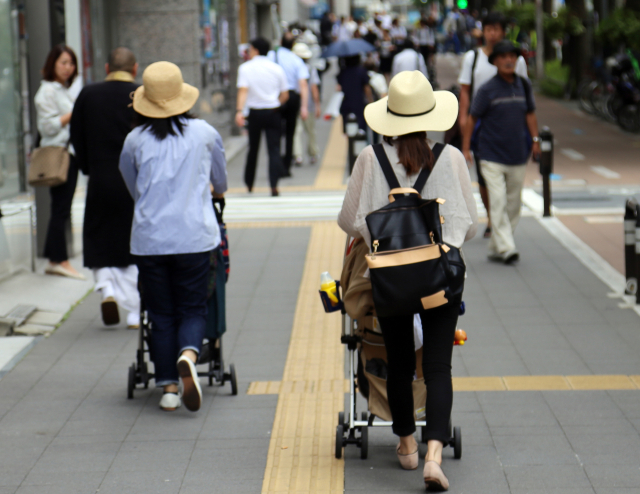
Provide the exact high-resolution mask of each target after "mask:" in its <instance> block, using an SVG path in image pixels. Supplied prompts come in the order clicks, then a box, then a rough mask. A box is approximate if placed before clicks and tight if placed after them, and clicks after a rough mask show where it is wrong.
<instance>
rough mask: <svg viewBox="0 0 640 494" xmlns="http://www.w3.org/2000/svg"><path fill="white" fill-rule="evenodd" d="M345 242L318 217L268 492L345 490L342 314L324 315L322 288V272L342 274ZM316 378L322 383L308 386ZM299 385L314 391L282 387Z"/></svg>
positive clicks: (273, 435) (276, 427)
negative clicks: (340, 453) (338, 451)
mask: <svg viewBox="0 0 640 494" xmlns="http://www.w3.org/2000/svg"><path fill="white" fill-rule="evenodd" d="M345 241H346V236H345V234H344V233H343V232H342V231H341V230H340V229H339V228H338V226H337V225H336V223H335V221H331V222H328V221H327V222H317V223H315V224H314V225H313V227H312V229H311V237H310V239H309V247H308V249H307V256H306V261H305V266H304V272H303V275H302V280H301V282H300V290H299V294H298V301H297V304H296V313H295V317H294V321H293V328H292V330H291V340H290V342H289V351H288V354H287V360H286V363H285V368H284V374H283V376H282V382H281V384H280V385H279V387H278V391H279V395H278V406H277V408H276V415H275V418H274V421H273V428H272V430H271V440H270V442H269V453H268V455H267V465H266V468H265V475H264V481H263V484H262V493H263V494H271V493H282V492H318V493H327V494H329V493H332V494H333V493H335V494H337V493H340V492H343V491H344V461H341V460H337V459H336V458H335V456H334V452H335V447H334V446H335V435H336V424H337V418H338V412H340V411H343V409H344V385H343V384H344V347H343V346H342V344H341V343H340V332H341V319H340V313H339V312H336V313H332V314H326V313H325V312H324V310H323V308H322V304H321V303H320V300H319V299H318V292H317V290H318V286H319V281H320V279H319V275H320V273H321V272H322V271H329V272H330V273H331V274H332V275H333V276H334V277H338V276H339V275H340V272H341V271H342V257H343V256H342V254H343V252H344V246H345ZM311 382H313V383H321V385H320V386H312V387H309V385H308V383H311ZM341 384H342V385H341ZM266 388H267V390H268V388H269V386H267V387H266ZM254 389H255V386H254ZM295 389H298V390H299V391H300V390H309V389H313V390H314V392H312V393H309V392H307V393H303V392H297V393H296V392H280V391H287V390H289V391H290V390H295Z"/></svg>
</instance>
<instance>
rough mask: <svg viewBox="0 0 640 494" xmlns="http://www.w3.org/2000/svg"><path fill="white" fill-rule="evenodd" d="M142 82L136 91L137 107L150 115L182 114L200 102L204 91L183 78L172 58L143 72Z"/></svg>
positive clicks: (144, 113) (134, 107)
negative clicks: (187, 82) (200, 95)
mask: <svg viewBox="0 0 640 494" xmlns="http://www.w3.org/2000/svg"><path fill="white" fill-rule="evenodd" d="M142 84H143V85H142V86H140V87H139V88H138V89H136V91H135V93H134V94H133V109H134V110H135V111H137V112H138V113H140V114H141V115H144V116H145V117H149V118H167V117H173V116H175V115H181V114H183V113H185V112H187V111H189V110H190V109H191V108H193V105H195V104H196V101H197V100H198V95H199V94H200V92H199V91H198V90H197V89H196V88H195V87H193V86H191V85H189V84H186V83H185V82H184V80H183V79H182V72H181V71H180V68H179V67H178V66H177V65H176V64H173V63H171V62H155V63H152V64H151V65H149V66H148V67H147V68H146V69H145V71H144V73H143V74H142Z"/></svg>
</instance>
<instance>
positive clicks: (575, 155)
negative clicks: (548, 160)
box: [560, 148, 584, 161]
mask: <svg viewBox="0 0 640 494" xmlns="http://www.w3.org/2000/svg"><path fill="white" fill-rule="evenodd" d="M560 152H561V153H562V154H564V155H565V156H566V157H567V158H569V159H572V160H573V161H584V154H581V153H579V152H578V151H576V150H575V149H570V148H562V149H561V150H560Z"/></svg>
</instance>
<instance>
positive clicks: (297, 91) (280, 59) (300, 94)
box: [269, 32, 309, 177]
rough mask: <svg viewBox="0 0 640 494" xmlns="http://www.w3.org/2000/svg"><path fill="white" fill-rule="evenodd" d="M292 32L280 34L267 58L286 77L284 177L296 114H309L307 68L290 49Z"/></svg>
mask: <svg viewBox="0 0 640 494" xmlns="http://www.w3.org/2000/svg"><path fill="white" fill-rule="evenodd" d="M295 39H296V38H295V36H294V35H293V33H290V32H287V33H285V34H284V35H283V36H282V40H281V42H280V47H279V48H277V49H276V50H272V51H270V52H269V60H271V61H272V62H275V63H277V64H278V65H280V66H281V67H282V69H283V70H284V73H285V75H286V77H287V88H288V90H289V99H288V100H287V101H286V102H285V103H284V104H283V105H282V109H281V112H282V118H283V120H284V125H285V153H284V157H283V158H282V164H283V166H284V175H283V176H284V177H290V176H291V163H292V161H293V137H294V135H295V133H296V123H297V121H298V115H300V118H301V119H302V120H306V119H307V116H308V115H309V86H308V82H307V81H308V79H309V69H308V68H307V66H306V65H305V63H304V62H303V61H302V59H301V58H300V57H299V56H298V55H295V54H294V53H293V52H292V51H291V49H292V48H293V44H294V43H295Z"/></svg>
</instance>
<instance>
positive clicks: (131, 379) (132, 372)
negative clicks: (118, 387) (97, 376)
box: [127, 364, 136, 400]
mask: <svg viewBox="0 0 640 494" xmlns="http://www.w3.org/2000/svg"><path fill="white" fill-rule="evenodd" d="M135 387H136V364H131V366H130V367H129V376H128V379H127V398H129V399H130V400H131V399H133V389H134V388H135Z"/></svg>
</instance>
